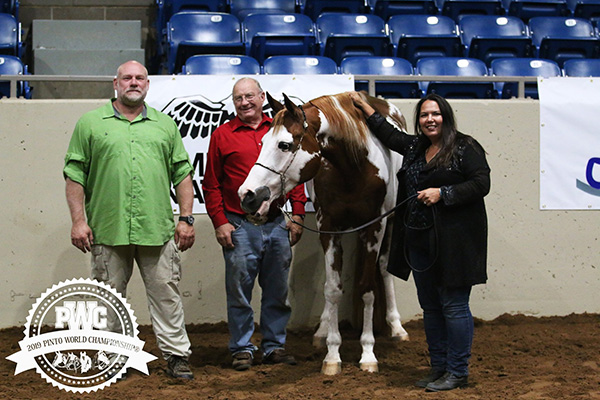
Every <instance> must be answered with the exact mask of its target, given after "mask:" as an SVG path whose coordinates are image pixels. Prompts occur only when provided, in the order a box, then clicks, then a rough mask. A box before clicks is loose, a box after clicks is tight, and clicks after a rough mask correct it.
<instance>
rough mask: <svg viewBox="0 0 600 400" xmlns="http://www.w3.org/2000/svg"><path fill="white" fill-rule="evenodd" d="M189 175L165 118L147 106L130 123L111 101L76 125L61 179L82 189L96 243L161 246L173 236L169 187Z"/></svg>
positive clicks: (178, 138) (189, 167)
mask: <svg viewBox="0 0 600 400" xmlns="http://www.w3.org/2000/svg"><path fill="white" fill-rule="evenodd" d="M113 100H114V99H113ZM192 171H193V168H192V165H191V163H190V161H189V157H188V154H187V152H186V151H185V148H184V147H183V142H182V140H181V135H180V133H179V130H178V129H177V126H176V125H175V122H173V120H172V119H171V118H170V117H169V116H167V115H166V114H163V113H161V112H159V111H158V110H155V109H154V108H152V107H149V106H148V105H145V107H144V112H143V113H142V114H140V115H138V116H137V117H136V119H135V120H133V121H132V122H130V121H129V120H128V119H127V118H125V117H123V116H121V115H120V114H119V113H118V112H117V111H116V110H115V109H114V107H113V105H112V101H110V102H108V104H106V106H104V107H101V108H98V109H96V110H93V111H90V112H88V113H86V114H84V115H83V116H82V117H81V118H80V119H79V121H78V122H77V125H76V126H75V130H74V132H73V136H72V138H71V142H70V144H69V149H68V151H67V155H66V157H65V167H64V170H63V173H64V176H65V177H68V178H70V179H71V180H73V181H74V182H77V183H79V184H81V185H82V186H83V187H84V192H85V211H86V214H87V218H88V224H89V226H90V228H91V229H92V233H93V234H94V243H96V244H104V245H109V246H119V245H128V244H136V245H142V246H160V245H163V244H164V243H165V242H167V241H168V240H170V239H171V238H172V237H173V234H174V232H175V223H174V221H173V210H172V208H171V202H170V188H171V183H172V184H173V186H177V185H178V184H179V183H180V182H181V181H182V180H183V179H184V178H185V177H186V176H187V175H189V174H190V173H191V172H192Z"/></svg>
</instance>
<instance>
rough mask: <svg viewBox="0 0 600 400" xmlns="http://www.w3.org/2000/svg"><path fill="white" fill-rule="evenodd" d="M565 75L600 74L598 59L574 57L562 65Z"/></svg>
mask: <svg viewBox="0 0 600 400" xmlns="http://www.w3.org/2000/svg"><path fill="white" fill-rule="evenodd" d="M563 71H564V73H565V76H579V77H588V76H600V59H598V58H595V59H589V58H574V59H572V60H567V61H565V64H564V65H563Z"/></svg>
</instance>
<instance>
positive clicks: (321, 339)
mask: <svg viewBox="0 0 600 400" xmlns="http://www.w3.org/2000/svg"><path fill="white" fill-rule="evenodd" d="M326 346H327V337H325V336H313V347H316V348H317V349H322V348H324V347H326Z"/></svg>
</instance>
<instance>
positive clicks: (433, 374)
mask: <svg viewBox="0 0 600 400" xmlns="http://www.w3.org/2000/svg"><path fill="white" fill-rule="evenodd" d="M445 373H446V371H438V370H434V369H432V370H431V371H429V375H427V376H426V377H424V378H423V379H420V380H418V381H417V382H415V386H417V387H420V388H426V387H427V385H428V384H430V383H431V382H435V381H437V380H438V379H440V378H441V377H442V376H444V374H445Z"/></svg>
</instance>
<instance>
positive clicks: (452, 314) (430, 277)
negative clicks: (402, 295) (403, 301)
mask: <svg viewBox="0 0 600 400" xmlns="http://www.w3.org/2000/svg"><path fill="white" fill-rule="evenodd" d="M410 260H411V263H412V264H413V266H414V267H415V268H416V269H419V270H421V269H425V268H426V267H427V265H428V264H429V262H428V258H427V257H426V256H424V255H423V254H422V253H419V252H415V251H410ZM413 277H414V279H415V284H416V286H417V296H418V298H419V304H420V305H421V308H422V309H423V323H424V325H425V336H426V338H427V345H428V347H429V356H430V359H431V368H432V369H433V370H436V371H447V372H450V373H452V374H454V375H457V376H466V375H468V374H469V358H470V357H471V345H472V343H473V316H472V315H471V310H470V308H469V296H470V294H471V286H466V287H452V288H448V287H442V286H440V285H439V284H438V283H437V282H438V280H437V278H436V272H435V268H430V269H428V270H426V271H423V272H414V271H413Z"/></svg>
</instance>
